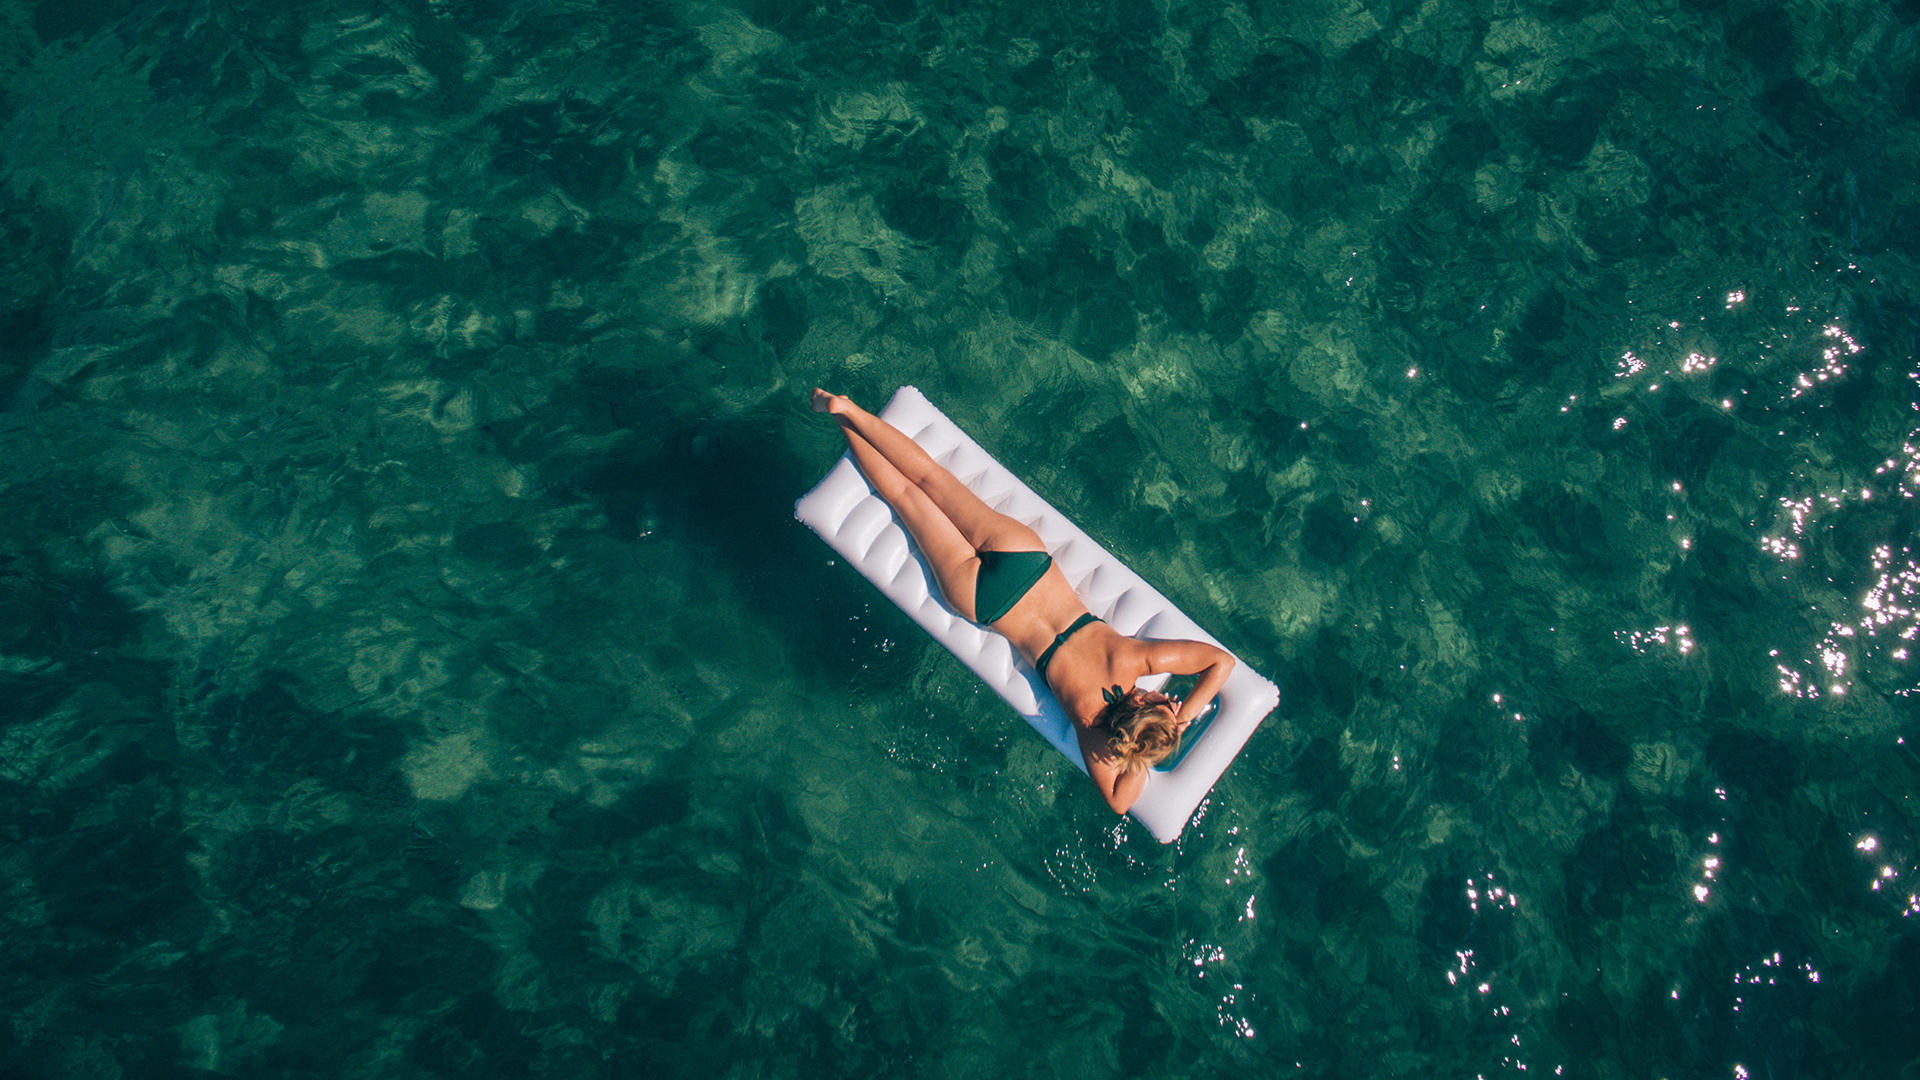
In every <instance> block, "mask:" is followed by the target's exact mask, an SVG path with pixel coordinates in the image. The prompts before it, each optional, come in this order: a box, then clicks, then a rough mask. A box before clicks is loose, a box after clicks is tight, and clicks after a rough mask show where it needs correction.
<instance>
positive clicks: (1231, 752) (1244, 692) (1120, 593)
mask: <svg viewBox="0 0 1920 1080" xmlns="http://www.w3.org/2000/svg"><path fill="white" fill-rule="evenodd" d="M880 416H881V417H882V418H884V419H885V420H887V422H889V423H891V424H892V425H893V426H894V427H896V428H899V429H900V430H901V431H903V432H905V433H906V434H907V436H908V437H909V438H912V439H913V440H914V441H915V442H917V443H919V444H920V445H921V446H922V447H924V448H925V449H926V451H927V452H928V453H929V454H931V455H933V458H934V460H935V461H938V462H939V463H940V464H941V465H943V466H945V467H946V468H947V470H948V471H949V472H951V473H953V474H954V475H955V476H957V477H959V478H960V480H961V482H962V483H965V484H966V485H967V486H968V487H969V488H972V489H973V491H974V493H975V494H977V495H979V496H980V497H981V498H982V499H984V500H985V501H986V503H987V505H989V506H991V507H993V508H994V509H996V510H998V511H1000V512H1001V513H1003V514H1007V515H1010V516H1012V517H1015V518H1018V519H1019V520H1021V521H1023V522H1025V523H1026V524H1027V525H1028V526H1030V527H1031V528H1032V529H1033V530H1034V531H1035V532H1037V533H1039V534H1040V538H1041V540H1042V541H1044V542H1045V544H1046V546H1047V550H1048V551H1049V552H1050V553H1052V555H1053V559H1054V563H1055V565H1057V566H1059V567H1060V569H1061V571H1062V572H1063V573H1065V574H1066V576H1067V581H1068V582H1070V583H1071V584H1072V585H1073V588H1074V591H1075V592H1077V593H1079V594H1080V599H1081V600H1082V601H1083V602H1084V603H1085V604H1086V605H1087V607H1088V609H1089V610H1091V611H1092V612H1093V613H1094V614H1095V615H1098V616H1100V617H1101V618H1102V619H1105V620H1106V621H1107V623H1108V625H1110V626H1112V627H1113V628H1114V629H1115V630H1118V631H1119V632H1120V633H1122V634H1127V635H1130V636H1133V637H1145V638H1163V639H1166V638H1186V639H1192V640H1199V641H1207V642H1211V643H1213V644H1215V645H1219V644H1220V643H1219V642H1218V641H1216V640H1215V639H1214V638H1213V636H1212V635H1210V634H1208V633H1207V632H1206V631H1205V630H1202V629H1200V627H1199V626H1197V625H1195V623H1194V622H1193V620H1191V619H1189V618H1187V616H1186V615H1184V614H1182V613H1181V612H1180V611H1179V610H1178V609H1176V608H1175V607H1174V606H1173V604H1171V603H1170V602H1168V600H1167V598H1166V597H1164V596H1161V595H1160V593H1159V592H1158V591H1157V590H1156V589H1154V587H1153V586H1151V585H1149V584H1147V583H1146V582H1145V581H1143V580H1141V578H1140V576H1139V575H1138V574H1135V573H1134V572H1133V571H1132V570H1129V569H1127V567H1125V566H1123V565H1122V564H1121V563H1120V561H1119V560H1118V559H1116V558H1114V557H1113V555H1112V554H1110V553H1109V552H1108V551H1107V550H1106V549H1105V548H1103V547H1101V546H1100V545H1099V544H1097V543H1095V542H1094V541H1093V540H1092V539H1091V538H1089V537H1088V536H1087V534H1086V533H1084V532H1081V531H1080V529H1079V528H1078V527H1077V526H1075V525H1074V524H1073V523H1072V522H1070V521H1068V520H1067V519H1066V518H1065V517H1063V516H1062V515H1061V514H1060V512H1059V511H1058V510H1055V509H1054V508H1053V507H1052V506H1050V505H1048V504H1047V502H1046V501H1045V500H1044V499H1042V498H1040V497H1039V496H1038V495H1035V494H1034V493H1033V491H1032V489H1030V488H1028V487H1027V486H1026V485H1025V484H1023V483H1021V482H1020V481H1019V480H1018V479H1016V478H1015V477H1014V475H1013V474H1012V473H1010V472H1008V471H1007V470H1006V468H1005V467H1003V466H1002V465H1001V464H1000V463H999V462H997V461H995V460H994V459H993V458H991V457H989V456H988V455H987V453H986V451H984V450H982V449H980V446H979V444H978V443H975V442H974V441H973V440H972V439H971V438H969V437H968V436H967V434H966V433H965V432H963V431H961V430H960V429H959V427H957V426H956V425H955V424H954V423H953V421H952V420H949V419H947V417H946V415H945V414H944V413H942V412H941V411H940V410H939V409H936V408H934V407H933V405H932V403H931V402H929V401H927V399H926V397H925V396H923V395H922V394H921V393H920V391H918V390H916V389H914V388H913V387H911V386H903V387H901V388H900V390H899V391H898V392H896V393H895V394H894V395H893V400H891V401H889V402H888V403H887V407H886V408H885V409H883V410H881V412H880ZM794 516H795V517H797V518H799V519H800V520H801V521H803V522H805V523H806V524H807V525H808V526H809V527H810V528H812V529H813V531H814V532H816V533H819V534H820V536H821V538H822V539H824V540H825V541H826V542H827V543H828V544H829V545H831V546H832V548H833V549H834V550H835V551H837V552H839V553H840V554H841V555H842V556H843V557H845V558H846V560H847V561H848V562H850V563H852V564H853V565H854V567H855V568H857V569H858V570H859V571H860V573H862V574H863V575H865V576H866V578H867V580H869V581H871V582H873V583H874V584H875V585H877V586H879V588H880V591H881V592H882V593H885V594H886V596H887V599H889V600H892V601H893V602H894V603H895V604H898V605H899V606H900V608H901V610H903V611H905V612H906V613H907V614H908V615H910V616H912V618H913V620H914V621H915V622H917V623H919V624H920V626H921V627H922V628H924V629H925V630H926V631H927V633H929V634H932V635H933V636H934V638H935V639H937V640H938V641H939V642H940V643H941V644H942V645H945V646H946V647H947V648H948V649H949V650H951V651H952V653H953V654H954V655H955V656H957V657H959V658H960V661H961V662H962V663H964V664H966V665H967V666H968V667H969V668H972V669H973V671H974V673H975V674H977V675H979V676H980V678H982V679H984V680H986V683H987V685H988V686H991V687H992V688H993V689H994V690H995V692H997V693H998V694H999V695H1000V696H1001V697H1002V698H1004V699H1006V702H1007V704H1008V705H1011V706H1012V707H1013V710H1014V711H1015V712H1017V713H1019V714H1020V715H1021V716H1023V717H1025V718H1026V721H1027V723H1029V724H1031V725H1033V727H1034V729H1035V730H1036V731H1038V732H1040V734H1041V735H1042V736H1044V737H1045V738H1046V740H1047V741H1048V742H1050V743H1052V744H1053V745H1054V747H1055V748H1056V749H1058V750H1059V751H1060V752H1061V753H1062V754H1065V755H1066V756H1067V758H1068V760H1070V761H1072V762H1073V763H1074V764H1075V765H1077V766H1079V767H1080V769H1081V771H1082V772H1084V771H1085V770H1086V763H1085V762H1084V761H1082V760H1081V757H1080V747H1079V744H1078V741H1077V740H1076V739H1075V738H1074V734H1073V722H1072V721H1071V720H1069V719H1068V717H1067V715H1066V712H1065V710H1064V709H1062V708H1061V706H1060V703H1059V702H1058V701H1056V700H1055V699H1054V696H1053V693H1052V691H1050V690H1049V689H1048V688H1047V685H1046V681H1045V680H1044V679H1042V678H1041V676H1040V674H1039V673H1038V672H1036V671H1034V669H1033V666H1032V665H1031V664H1029V663H1028V662H1027V660H1026V658H1025V657H1022V656H1021V655H1020V654H1019V652H1018V651H1017V650H1016V649H1014V647H1013V645H1012V643H1011V642H1009V641H1007V639H1006V638H1003V637H1001V636H1000V635H999V634H996V633H994V632H993V631H991V630H988V629H986V628H985V627H982V626H979V625H977V624H975V623H973V622H971V621H970V620H967V619H964V618H962V617H960V616H959V615H958V614H956V613H955V612H954V611H953V610H952V609H951V608H949V607H947V605H946V604H945V603H944V602H943V601H942V600H941V599H940V593H939V591H938V589H937V587H936V585H935V583H934V579H933V574H932V572H931V571H929V570H928V569H927V566H926V564H925V562H924V561H922V559H921V557H920V553H919V552H918V551H917V550H916V549H915V548H914V547H913V544H912V542H911V541H910V540H909V539H908V537H907V532H906V529H905V528H904V527H903V526H901V524H900V523H899V521H898V520H897V519H896V518H895V517H894V514H893V511H892V509H891V508H890V507H888V506H887V504H886V503H885V502H884V501H883V500H882V499H881V498H880V497H879V496H878V495H876V494H874V492H873V489H872V488H871V487H869V486H868V485H867V481H866V477H864V476H862V475H861V473H860V470H859V469H858V468H857V467H856V466H855V465H854V463H853V459H852V458H851V457H844V456H843V457H842V458H841V459H840V461H839V462H838V463H836V464H835V465H834V466H833V468H832V469H831V470H829V471H828V473H827V475H826V478H825V479H823V480H821V481H820V483H819V484H818V485H816V486H815V487H814V489H813V490H812V491H809V492H807V493H806V494H805V495H804V496H802V497H801V498H800V501H799V502H797V503H796V504H794ZM1221 648H1226V647H1225V646H1224V645H1222V646H1221ZM1228 651H1229V652H1231V651H1232V650H1228ZM1235 661H1236V663H1235V665H1234V669H1233V674H1232V675H1231V676H1230V677H1229V678H1228V680H1227V685H1226V686H1225V687H1224V688H1223V689H1222V690H1221V691H1220V694H1219V697H1218V699H1217V700H1216V703H1215V707H1214V709H1213V710H1212V711H1211V713H1210V715H1207V716H1203V717H1201V719H1200V720H1199V721H1197V722H1196V723H1195V724H1194V725H1193V727H1192V728H1190V729H1189V730H1188V735H1187V740H1186V744H1185V745H1183V746H1182V747H1181V751H1180V754H1179V755H1178V757H1177V764H1175V765H1173V766H1172V767H1171V768H1166V767H1165V766H1164V765H1163V766H1162V768H1161V769H1156V770H1154V771H1153V772H1152V773H1150V774H1149V775H1148V777H1147V785H1146V788H1145V790H1144V791H1142V792H1141V794H1140V798H1139V799H1138V800H1136V801H1135V802H1134V804H1133V808H1132V810H1131V813H1132V814H1133V816H1134V817H1135V818H1137V819H1139V821H1140V823H1141V824H1143V825H1145V826H1146V827H1147V830H1148V831H1149V832H1151V833H1153V835H1154V837H1155V838H1157V839H1158V840H1159V841H1160V842H1161V843H1171V842H1173V841H1174V840H1175V839H1177V838H1178V837H1179V836H1180V832H1181V830H1182V829H1184V828H1186V826H1187V823H1188V822H1189V821H1190V820H1192V819H1193V817H1194V812H1195V810H1196V809H1197V808H1198V807H1199V805H1200V801H1201V800H1202V799H1204V798H1206V796H1207V792H1209V791H1211V790H1212V789H1213V785H1214V783H1215V781H1217V780H1219V779H1220V775H1221V774H1222V773H1223V772H1225V771H1226V769H1227V766H1228V765H1230V764H1232V763H1233V759H1234V757H1235V755H1237V754H1239V752H1240V748H1241V747H1242V746H1244V745H1246V741H1247V738H1248V736H1250V735H1252V734H1253V730H1254V728H1256V727H1258V726H1259V724H1260V721H1261V720H1263V719H1265V718H1266V715H1267V714H1268V713H1269V712H1272V711H1273V708H1274V706H1275V705H1277V704H1278V703H1279V701H1280V692H1279V690H1278V689H1277V688H1275V686H1274V685H1273V683H1271V682H1269V681H1267V680H1266V679H1264V678H1262V677H1261V676H1260V675H1259V674H1258V673H1256V672H1255V671H1254V670H1253V669H1252V668H1250V667H1248V666H1247V664H1246V662H1245V661H1243V660H1240V659H1239V658H1238V657H1235ZM1155 678H1156V679H1161V680H1162V681H1164V677H1163V676H1156V677H1155ZM1141 682H1142V684H1143V685H1147V686H1149V687H1152V686H1157V685H1160V683H1158V682H1153V681H1150V680H1146V679H1143V680H1141ZM1203 723H1204V724H1205V727H1204V729H1202V724H1203ZM1086 796H1087V798H1089V799H1094V800H1098V799H1099V797H1100V796H1099V795H1098V793H1096V792H1095V791H1093V790H1092V788H1091V787H1089V788H1088V790H1087V792H1086Z"/></svg>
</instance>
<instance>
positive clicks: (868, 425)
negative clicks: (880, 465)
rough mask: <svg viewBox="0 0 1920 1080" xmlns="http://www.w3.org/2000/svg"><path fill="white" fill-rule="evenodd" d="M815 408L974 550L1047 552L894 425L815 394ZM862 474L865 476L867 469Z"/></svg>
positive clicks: (823, 394)
mask: <svg viewBox="0 0 1920 1080" xmlns="http://www.w3.org/2000/svg"><path fill="white" fill-rule="evenodd" d="M813 407H814V409H815V410H817V411H820V412H825V413H829V414H831V415H832V416H833V418H834V419H835V420H838V421H839V422H840V426H841V427H842V428H844V429H845V430H846V432H847V440H848V442H849V443H851V442H852V441H853V439H854V437H855V436H858V437H859V438H860V439H862V440H864V441H865V442H866V443H867V445H868V446H870V447H871V448H872V449H873V450H874V451H876V452H877V453H878V454H879V455H880V456H881V457H883V458H885V459H886V461H887V463H888V464H890V465H892V466H893V468H894V469H895V471H897V472H898V473H899V474H900V475H901V476H903V477H905V478H906V479H907V481H908V482H910V483H912V484H913V485H914V486H915V487H917V488H919V489H920V490H921V491H922V492H924V493H925V494H926V496H927V498H929V499H931V500H932V501H933V504H934V506H936V507H938V508H939V511H940V512H941V513H942V514H944V515H946V517H947V520H948V521H949V522H950V523H951V524H952V525H953V527H954V528H956V529H958V530H959V531H960V535H962V536H964V537H966V540H967V543H968V544H971V545H972V546H973V549H974V550H975V551H1041V550H1044V549H1045V547H1046V545H1045V544H1043V543H1041V541H1040V534H1038V533H1036V532H1034V531H1033V530H1032V529H1030V528H1028V527H1027V526H1026V525H1024V524H1022V523H1020V522H1019V521H1016V520H1014V519H1013V518H1010V517H1008V516H1007V515H1005V514H1002V513H1001V512H999V511H998V510H995V509H994V508H993V507H991V506H988V505H987V504H986V503H985V502H983V501H981V499H980V497H979V496H978V495H975V494H974V493H973V492H972V491H971V490H970V489H969V488H968V487H967V485H965V484H963V483H961V482H960V480H959V478H958V477H956V476H954V475H953V474H952V473H950V472H948V471H947V470H946V469H944V468H942V467H941V465H940V463H939V462H937V461H935V460H933V458H932V457H931V456H930V455H929V454H928V453H927V452H926V451H925V450H923V449H921V447H920V444H919V443H916V442H914V441H913V440H912V439H909V438H907V436H906V434H905V433H903V432H902V431H900V430H899V429H898V428H896V427H894V426H893V425H892V424H889V423H887V422H886V421H885V420H882V419H880V418H879V417H877V416H875V415H873V414H872V413H870V412H868V411H867V410H865V409H863V408H861V407H860V406H858V405H856V404H854V402H853V399H851V398H847V397H841V396H837V395H833V394H828V393H827V392H825V391H824V390H815V391H814V392H813ZM856 460H858V455H857V454H856ZM862 469H863V471H864V469H865V466H862ZM867 476H868V479H872V476H873V474H872V473H870V472H869V473H868V474H867ZM923 550H924V549H923ZM949 599H951V598H949Z"/></svg>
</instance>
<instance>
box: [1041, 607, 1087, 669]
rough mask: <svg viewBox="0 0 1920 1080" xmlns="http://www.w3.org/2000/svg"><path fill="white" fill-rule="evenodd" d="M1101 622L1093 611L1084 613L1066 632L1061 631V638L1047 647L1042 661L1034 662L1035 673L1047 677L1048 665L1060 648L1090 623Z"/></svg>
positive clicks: (1055, 639) (1054, 640)
mask: <svg viewBox="0 0 1920 1080" xmlns="http://www.w3.org/2000/svg"><path fill="white" fill-rule="evenodd" d="M1099 621H1100V617H1099V616H1097V615H1095V614H1094V613H1093V612H1091V611H1086V612H1082V613H1081V614H1080V617H1079V618H1077V619H1075V620H1073V624H1072V625H1070V626H1068V627H1067V628H1066V629H1065V630H1062V631H1060V634H1059V636H1057V637H1055V638H1054V639H1053V644H1051V645H1049V646H1047V651H1046V652H1043V653H1041V654H1040V659H1038V660H1035V661H1034V662H1033V669H1034V670H1035V671H1038V672H1039V673H1040V674H1041V675H1045V674H1046V673H1047V665H1048V664H1051V663H1053V654H1054V653H1055V652H1056V651H1057V650H1058V649H1059V648H1060V646H1062V645H1065V644H1066V643H1067V639H1068V638H1070V637H1072V636H1073V635H1074V634H1076V633H1078V632H1079V631H1080V628H1081V627H1083V626H1085V625H1087V624H1088V623H1090V622H1099Z"/></svg>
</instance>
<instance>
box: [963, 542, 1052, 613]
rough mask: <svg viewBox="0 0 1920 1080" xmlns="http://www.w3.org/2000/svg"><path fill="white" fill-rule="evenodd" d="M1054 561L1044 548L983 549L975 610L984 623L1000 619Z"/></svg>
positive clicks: (975, 596)
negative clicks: (1031, 549)
mask: <svg viewBox="0 0 1920 1080" xmlns="http://www.w3.org/2000/svg"><path fill="white" fill-rule="evenodd" d="M1052 565H1053V556H1051V555H1049V554H1047V553H1046V552H1044V551H983V552H981V553H980V576H979V577H977V578H975V579H974V581H973V611H974V614H975V616H976V620H975V621H977V622H979V623H981V624H982V625H985V624H988V623H994V622H998V621H1000V619H1001V618H1002V617H1003V616H1005V615H1006V613H1007V612H1009V611H1012V610H1013V605H1015V604H1017V603H1019V602H1020V598H1021V597H1023V596H1025V595H1027V590H1029V589H1031V588H1033V585H1034V582H1036V581H1039V580H1040V576H1041V575H1042V574H1045V573H1046V572H1047V567H1049V566H1052Z"/></svg>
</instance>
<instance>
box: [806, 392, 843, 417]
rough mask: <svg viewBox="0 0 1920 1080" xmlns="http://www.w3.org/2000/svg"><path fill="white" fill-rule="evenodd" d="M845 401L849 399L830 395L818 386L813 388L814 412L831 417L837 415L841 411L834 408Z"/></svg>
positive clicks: (838, 395)
mask: <svg viewBox="0 0 1920 1080" xmlns="http://www.w3.org/2000/svg"><path fill="white" fill-rule="evenodd" d="M845 400H847V399H846V398H845V397H844V396H842V395H840V394H829V393H827V392H826V391H825V390H822V389H820V388H819V387H817V386H816V387H814V388H813V411H814V412H823V413H827V414H829V415H833V414H837V413H838V412H839V411H840V410H838V409H836V408H834V406H835V405H838V404H839V403H841V402H843V401H845Z"/></svg>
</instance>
